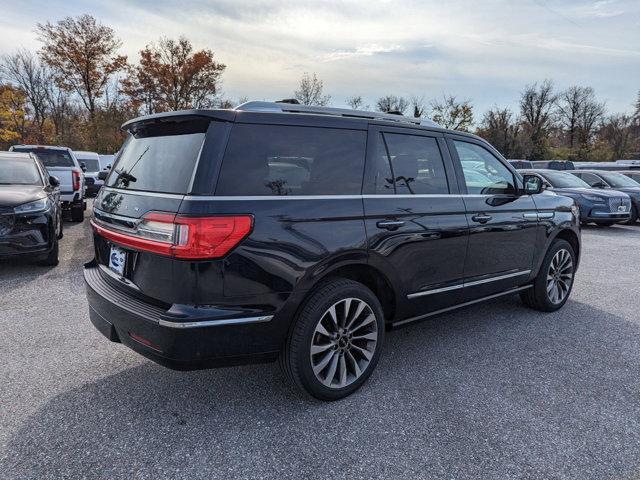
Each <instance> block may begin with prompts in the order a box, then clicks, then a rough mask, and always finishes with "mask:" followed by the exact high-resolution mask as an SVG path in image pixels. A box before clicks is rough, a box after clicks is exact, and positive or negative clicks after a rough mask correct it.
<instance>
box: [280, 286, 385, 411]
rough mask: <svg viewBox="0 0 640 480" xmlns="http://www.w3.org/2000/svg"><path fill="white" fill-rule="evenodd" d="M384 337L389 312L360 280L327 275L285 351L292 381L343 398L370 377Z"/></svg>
mask: <svg viewBox="0 0 640 480" xmlns="http://www.w3.org/2000/svg"><path fill="white" fill-rule="evenodd" d="M383 340H384V315H383V312H382V307H381V306H380V302H379V301H378V299H377V298H376V296H375V295H374V294H373V292H371V290H369V289H368V288H367V287H365V286H364V285H362V284H361V283H358V282H355V281H353V280H348V279H335V280H331V281H328V282H326V283H324V284H323V285H321V286H320V287H319V288H317V289H315V291H313V293H312V294H311V296H310V297H309V298H308V299H307V300H306V302H305V303H304V306H303V307H302V310H301V311H300V313H299V314H298V316H297V318H296V320H295V324H294V325H293V328H292V330H291V332H290V334H289V336H288V339H287V342H286V344H285V346H284V349H283V351H282V354H281V356H280V364H281V366H282V369H283V371H284V372H285V375H286V376H287V377H288V378H289V380H290V381H291V383H293V384H294V385H295V386H296V387H298V388H299V389H300V390H302V391H303V392H305V393H307V394H309V395H311V396H313V397H315V398H317V399H320V400H338V399H340V398H344V397H346V396H348V395H350V394H351V393H353V392H354V391H356V390H357V389H358V388H360V386H361V385H362V384H363V383H364V382H365V381H366V380H367V378H369V375H371V372H372V371H373V369H374V368H375V366H376V364H377V363H378V359H379V358H380V351H381V349H382V343H383Z"/></svg>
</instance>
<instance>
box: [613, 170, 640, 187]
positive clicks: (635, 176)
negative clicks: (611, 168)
mask: <svg viewBox="0 0 640 480" xmlns="http://www.w3.org/2000/svg"><path fill="white" fill-rule="evenodd" d="M618 173H621V174H623V175H625V176H627V177H629V178H630V179H631V180H633V181H635V182H636V183H637V184H638V185H640V170H618Z"/></svg>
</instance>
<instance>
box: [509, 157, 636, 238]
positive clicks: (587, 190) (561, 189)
mask: <svg viewBox="0 0 640 480" xmlns="http://www.w3.org/2000/svg"><path fill="white" fill-rule="evenodd" d="M519 171H520V173H522V174H527V175H537V176H539V177H540V178H541V179H542V180H543V181H544V182H545V184H546V185H547V188H548V189H550V190H552V191H554V192H556V193H559V194H561V195H566V196H568V197H571V198H573V199H574V200H575V202H576V204H577V205H578V208H579V209H580V222H581V223H583V224H587V223H591V222H593V223H595V224H596V225H600V226H610V225H613V224H615V223H621V222H627V221H629V219H630V218H631V199H630V198H629V195H627V194H625V193H622V192H618V191H616V190H602V189H597V188H592V187H591V186H590V185H589V184H588V183H586V182H585V181H583V180H581V179H580V178H578V177H576V176H575V175H571V174H570V173H568V172H566V171H560V170H545V169H534V170H519Z"/></svg>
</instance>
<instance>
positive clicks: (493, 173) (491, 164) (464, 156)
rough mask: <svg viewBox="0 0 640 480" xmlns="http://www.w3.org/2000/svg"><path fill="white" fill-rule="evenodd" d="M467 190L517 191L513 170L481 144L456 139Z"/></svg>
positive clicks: (486, 193) (476, 191) (486, 192)
mask: <svg viewBox="0 0 640 480" xmlns="http://www.w3.org/2000/svg"><path fill="white" fill-rule="evenodd" d="M453 144H454V145H455V148H456V151H457V152H458V157H459V158H460V163H461V164H462V172H463V174H464V181H465V184H466V185H467V192H468V193H470V194H481V195H499V194H514V193H516V187H515V180H514V177H513V174H512V173H511V171H510V170H509V169H508V168H507V167H506V166H505V165H504V164H503V163H502V162H501V161H500V160H498V159H497V158H496V157H495V156H493V155H492V154H491V153H489V151H488V150H486V149H484V148H483V147H481V146H480V145H476V144H474V143H467V142H461V141H458V140H454V141H453Z"/></svg>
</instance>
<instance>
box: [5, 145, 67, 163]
mask: <svg viewBox="0 0 640 480" xmlns="http://www.w3.org/2000/svg"><path fill="white" fill-rule="evenodd" d="M13 150H14V151H16V152H32V153H33V154H34V155H35V156H36V157H38V160H40V161H41V162H42V164H43V165H44V166H45V167H75V165H74V163H73V158H71V155H69V152H67V151H66V150H47V149H45V148H14V149H13Z"/></svg>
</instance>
